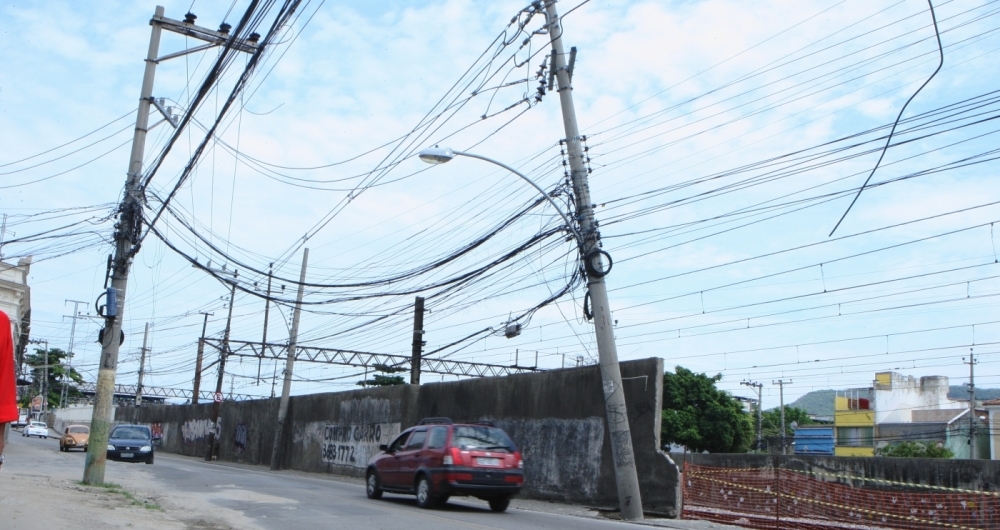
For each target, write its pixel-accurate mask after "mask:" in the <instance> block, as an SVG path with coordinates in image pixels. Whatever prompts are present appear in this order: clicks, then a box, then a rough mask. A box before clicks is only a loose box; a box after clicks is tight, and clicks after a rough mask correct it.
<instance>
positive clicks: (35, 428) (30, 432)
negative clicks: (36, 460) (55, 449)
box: [21, 421, 49, 438]
mask: <svg viewBox="0 0 1000 530" xmlns="http://www.w3.org/2000/svg"><path fill="white" fill-rule="evenodd" d="M21 436H37V437H39V438H48V437H49V427H48V425H45V423H43V422H40V421H33V422H31V423H29V424H28V425H27V426H25V427H24V430H22V431H21Z"/></svg>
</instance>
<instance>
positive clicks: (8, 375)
mask: <svg viewBox="0 0 1000 530" xmlns="http://www.w3.org/2000/svg"><path fill="white" fill-rule="evenodd" d="M11 333H12V330H11V327H10V318H9V317H8V316H7V314H6V313H4V312H3V311H0V466H3V445H4V439H3V435H4V433H5V432H6V429H7V424H8V423H10V422H12V421H17V381H16V380H15V379H14V377H15V376H14V338H13V335H12V334H11Z"/></svg>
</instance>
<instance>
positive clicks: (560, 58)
mask: <svg viewBox="0 0 1000 530" xmlns="http://www.w3.org/2000/svg"><path fill="white" fill-rule="evenodd" d="M545 11H546V13H547V17H546V20H547V24H548V33H549V38H550V39H551V41H552V57H553V61H552V64H553V66H554V67H555V68H554V69H555V77H556V79H557V80H558V83H559V103H560V105H561V107H562V116H563V127H564V129H565V133H566V151H567V153H566V154H567V157H568V158H569V165H570V176H571V178H572V181H573V192H574V195H575V197H576V215H577V222H578V223H579V230H578V232H579V233H580V234H581V235H582V236H583V242H582V243H581V247H582V248H580V252H581V254H582V256H581V257H582V258H583V260H584V264H585V265H586V267H585V268H586V270H587V289H588V290H589V292H590V302H591V306H592V313H593V317H594V330H595V332H596V335H597V351H598V355H599V358H600V369H601V379H602V382H603V385H602V386H603V391H604V403H605V410H606V412H607V417H608V434H609V435H610V438H611V454H612V455H613V456H614V463H615V481H616V483H617V486H618V504H619V507H620V509H621V515H622V519H624V520H626V521H638V520H641V519H642V517H643V514H642V498H641V496H640V494H639V476H638V474H637V472H636V467H635V453H634V451H633V450H632V435H631V433H630V431H629V424H628V413H627V411H626V408H625V394H624V391H623V389H622V376H621V369H620V368H619V366H618V351H617V348H616V346H615V336H614V329H613V328H612V321H611V308H610V307H609V304H608V290H607V285H605V283H604V276H605V274H607V272H608V271H609V269H605V268H604V267H605V263H604V261H605V260H604V257H602V255H603V256H606V254H605V253H604V251H602V250H601V249H600V234H599V233H598V229H597V221H596V220H595V219H594V210H593V205H592V203H591V199H590V187H589V184H588V182H587V173H588V172H587V168H586V166H585V164H584V162H585V155H584V152H583V147H582V145H581V137H580V130H579V128H578V126H577V121H576V109H575V107H574V106H573V87H572V85H571V80H570V72H569V69H568V68H567V65H566V53H565V51H564V49H563V42H562V37H563V28H562V24H561V21H560V19H559V14H558V13H557V12H556V1H555V0H546V2H545ZM570 228H573V227H570ZM607 266H608V267H609V268H610V263H608V265H607Z"/></svg>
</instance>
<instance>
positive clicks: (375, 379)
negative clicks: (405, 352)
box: [358, 364, 407, 386]
mask: <svg viewBox="0 0 1000 530" xmlns="http://www.w3.org/2000/svg"><path fill="white" fill-rule="evenodd" d="M374 368H375V370H376V371H378V372H382V374H394V373H397V372H406V371H407V369H406V368H400V367H398V366H387V365H384V364H376V365H375V366H374ZM382 374H374V375H373V376H372V378H371V379H365V380H363V381H358V386H393V385H405V384H406V379H403V376H401V375H382Z"/></svg>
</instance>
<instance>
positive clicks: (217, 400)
mask: <svg viewBox="0 0 1000 530" xmlns="http://www.w3.org/2000/svg"><path fill="white" fill-rule="evenodd" d="M237 276H239V272H238V271H233V279H232V280H228V279H227V280H226V281H228V282H231V283H230V285H231V287H230V291H229V315H228V316H227V317H226V331H225V332H224V333H223V334H222V349H221V350H220V351H219V378H218V379H217V380H216V381H215V396H214V399H213V400H212V430H211V431H209V433H208V452H207V453H205V461H206V462H211V461H212V459H213V458H214V457H215V442H216V441H217V438H218V436H219V435H220V434H221V433H217V432H216V431H218V430H219V408H220V407H222V399H221V396H222V383H223V382H224V378H225V377H226V357H228V356H229V332H230V330H231V329H233V305H234V302H236V278H237Z"/></svg>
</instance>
